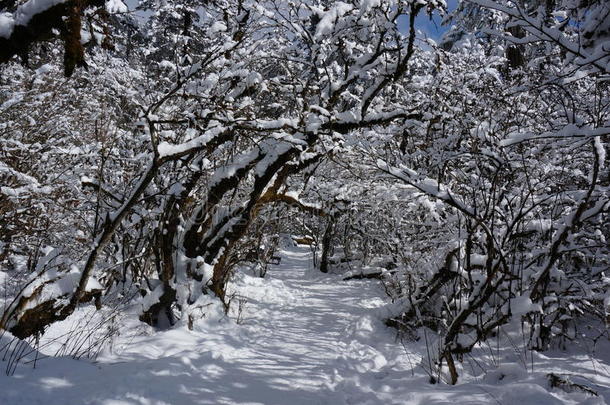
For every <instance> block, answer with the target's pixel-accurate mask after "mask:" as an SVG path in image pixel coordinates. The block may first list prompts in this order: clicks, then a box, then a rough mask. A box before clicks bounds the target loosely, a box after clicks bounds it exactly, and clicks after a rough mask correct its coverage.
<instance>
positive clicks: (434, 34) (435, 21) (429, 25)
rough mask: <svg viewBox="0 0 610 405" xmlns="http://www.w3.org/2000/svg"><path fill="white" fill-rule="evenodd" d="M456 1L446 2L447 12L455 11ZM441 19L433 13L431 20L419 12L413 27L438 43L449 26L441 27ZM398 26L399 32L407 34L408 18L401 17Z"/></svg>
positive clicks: (425, 14) (448, 0) (449, 0)
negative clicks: (402, 31)
mask: <svg viewBox="0 0 610 405" xmlns="http://www.w3.org/2000/svg"><path fill="white" fill-rule="evenodd" d="M457 3H458V0H447V9H448V11H453V10H455V8H456V6H457ZM441 21H442V18H441V17H440V16H439V15H438V14H437V13H434V14H433V15H432V19H430V17H428V14H427V13H425V12H423V11H422V12H421V13H420V14H419V16H418V17H417V18H416V19H415V27H416V28H417V29H419V30H421V31H423V32H425V33H426V34H427V35H428V36H429V37H430V38H432V39H434V40H435V41H438V40H439V39H440V38H441V37H442V36H443V34H444V33H445V32H447V30H448V29H449V26H441ZM398 25H399V27H400V28H401V30H404V32H407V31H408V29H409V17H408V16H402V17H401V18H400V19H399V20H398Z"/></svg>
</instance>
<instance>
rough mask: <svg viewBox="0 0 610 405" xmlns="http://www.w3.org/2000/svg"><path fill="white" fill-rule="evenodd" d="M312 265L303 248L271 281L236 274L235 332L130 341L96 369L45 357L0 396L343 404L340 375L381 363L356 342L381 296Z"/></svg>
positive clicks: (23, 400)
mask: <svg viewBox="0 0 610 405" xmlns="http://www.w3.org/2000/svg"><path fill="white" fill-rule="evenodd" d="M310 261H311V254H310V252H309V250H308V249H304V248H302V249H298V248H296V249H294V250H291V251H288V252H285V254H284V256H283V259H282V264H281V265H280V266H273V268H272V269H271V270H270V271H269V274H268V276H267V279H264V280H263V279H258V278H252V277H247V276H245V275H243V276H238V280H237V282H236V287H235V288H236V292H237V293H238V294H240V296H243V297H245V298H246V300H247V302H246V305H245V307H244V311H243V319H242V321H241V324H240V325H236V324H235V323H234V322H228V321H227V320H224V321H220V322H218V324H217V325H213V321H209V322H208V323H205V328H201V329H200V330H198V331H195V332H188V331H186V330H185V329H184V328H179V329H177V330H170V331H166V332H159V333H156V334H155V335H150V336H132V337H130V338H129V339H123V341H124V343H123V345H122V346H123V347H119V348H115V352H114V353H113V354H106V355H104V356H102V358H101V360H100V362H98V363H97V364H89V363H87V362H84V361H75V360H71V359H68V358H63V359H51V360H48V359H47V360H43V361H41V362H40V363H39V366H38V367H37V369H35V370H31V369H30V368H28V367H27V366H22V367H21V368H19V369H18V370H17V373H16V375H15V378H14V379H10V378H6V377H0V388H1V389H2V391H4V393H5V394H8V398H9V403H10V404H36V403H41V404H42V403H44V404H49V405H51V404H62V405H69V404H81V403H82V404H104V405H111V404H112V405H118V404H265V405H284V404H290V405H298V404H304V405H305V404H307V405H310V404H338V403H345V400H346V399H347V398H345V394H344V393H342V392H340V391H336V390H335V387H336V385H337V384H338V383H339V382H341V381H342V380H343V379H342V377H341V374H342V372H345V371H347V370H349V371H350V372H351V371H353V372H355V373H358V370H360V371H365V370H366V371H367V372H371V373H373V372H375V371H377V370H379V369H380V368H382V367H384V366H386V365H387V360H386V357H385V356H384V355H383V354H381V353H380V352H379V351H377V350H375V349H373V348H372V347H370V346H368V345H363V344H360V343H358V339H356V338H357V337H358V336H361V337H363V338H364V337H365V336H366V335H369V333H367V332H371V331H372V325H371V323H372V318H371V317H370V314H369V313H370V312H371V311H370V309H371V308H373V307H376V306H380V305H382V304H383V299H382V298H381V297H382V294H383V292H382V290H381V288H380V287H379V285H377V283H376V282H370V281H365V282H362V281H354V282H341V281H340V278H337V277H336V276H334V277H333V276H328V277H326V276H321V275H320V274H319V273H318V274H316V273H313V272H311V271H309V270H310V268H311V262H310ZM363 287H366V288H363ZM235 305H237V304H235ZM386 337H387V339H385V340H386V342H385V343H386V346H387V347H388V348H393V349H396V345H395V344H393V340H392V336H391V333H390V332H389V331H388V334H387V335H386ZM366 338H367V339H371V336H367V337H366ZM375 338H378V336H375ZM354 367H355V369H354ZM11 380H12V381H11ZM5 398H6V397H5Z"/></svg>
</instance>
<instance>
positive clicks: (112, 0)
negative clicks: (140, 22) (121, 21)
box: [106, 0, 127, 13]
mask: <svg viewBox="0 0 610 405" xmlns="http://www.w3.org/2000/svg"><path fill="white" fill-rule="evenodd" d="M106 10H107V11H108V12H109V13H126V12H127V6H126V5H125V3H123V2H122V1H121V0H107V1H106Z"/></svg>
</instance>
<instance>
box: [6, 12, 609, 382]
mask: <svg viewBox="0 0 610 405" xmlns="http://www.w3.org/2000/svg"><path fill="white" fill-rule="evenodd" d="M32 1H34V0H30V2H32ZM30 2H25V3H22V4H19V5H17V4H4V3H0V8H1V11H2V12H3V14H1V15H0V49H2V51H1V53H0V62H3V63H4V64H3V65H1V66H0V72H1V73H0V74H1V76H0V182H1V188H0V215H1V216H2V221H0V263H1V266H2V267H1V270H2V271H3V272H5V273H6V274H8V275H9V282H7V283H6V285H5V286H4V287H3V288H4V290H5V291H4V296H5V297H7V298H6V299H5V300H4V309H3V312H2V315H1V317H0V328H1V329H4V330H7V331H10V332H11V333H12V334H13V335H15V336H17V337H19V338H28V337H30V336H36V335H39V334H41V333H43V332H44V330H45V328H47V327H48V326H49V325H50V324H52V323H53V322H56V321H59V320H62V319H65V318H67V317H69V316H70V315H71V314H72V313H73V312H74V311H75V310H76V309H77V308H78V307H79V306H81V305H84V304H85V303H87V302H91V301H93V302H95V305H96V306H97V307H98V308H104V307H106V306H109V305H112V303H113V302H116V301H117V300H118V299H123V297H125V296H129V297H131V300H132V301H133V303H137V304H138V305H139V308H141V310H140V312H139V314H138V317H139V318H140V320H142V321H144V322H146V323H149V324H150V325H153V326H157V327H171V326H173V325H176V324H178V323H179V324H183V325H187V326H189V327H192V325H193V323H194V322H195V321H196V320H197V319H198V318H199V317H201V316H202V315H203V313H204V311H205V307H206V305H207V303H209V301H210V300H218V301H220V302H221V303H223V304H224V306H225V308H227V309H228V306H229V304H230V301H231V299H230V297H228V296H227V294H226V291H227V289H226V287H227V283H229V282H230V278H231V275H232V272H233V269H234V268H235V267H236V266H239V265H241V264H243V263H245V262H255V263H256V266H258V271H259V274H260V275H261V276H264V274H265V271H266V266H267V264H268V262H269V261H270V260H277V257H276V256H277V255H276V253H275V252H276V250H277V249H278V244H279V240H280V236H281V235H286V234H290V235H293V237H294V238H295V239H298V240H299V241H301V242H307V243H308V244H310V245H311V246H312V249H313V250H314V253H315V254H316V258H317V259H319V261H318V265H319V268H320V270H321V271H323V272H328V271H339V269H342V268H343V269H345V268H348V269H362V268H370V267H372V268H375V269H377V270H376V272H377V273H378V276H379V277H381V278H382V280H383V282H384V285H385V287H386V290H387V292H388V294H389V296H390V297H391V299H392V300H393V305H392V308H393V313H392V315H391V316H390V317H389V319H388V321H387V322H388V324H389V325H392V326H396V327H398V328H399V329H400V330H401V331H402V332H403V333H406V334H408V335H409V336H411V337H413V338H417V336H418V334H419V331H420V330H422V328H431V329H433V330H434V331H436V332H437V333H438V334H439V335H440V336H441V341H440V343H439V345H438V353H436V354H435V356H436V357H435V361H436V364H437V365H438V367H439V369H442V367H443V364H445V365H446V366H447V367H448V370H449V373H450V379H451V381H452V382H453V383H455V382H456V381H457V379H458V375H457V371H456V367H455V360H456V356H457V358H458V359H459V358H461V357H462V356H463V355H464V354H466V353H469V352H470V351H471V350H472V349H473V348H474V347H475V346H477V345H480V344H481V343H482V342H484V341H485V340H486V339H488V338H489V337H490V336H492V335H495V334H498V333H499V330H500V329H501V328H502V327H503V326H504V325H508V324H509V323H510V322H512V321H515V320H516V321H518V322H522V324H523V325H524V331H525V333H526V334H527V336H528V339H529V346H530V348H532V349H537V350H543V349H545V348H547V347H548V346H549V345H551V344H552V343H553V342H554V341H557V338H561V339H575V338H576V328H577V325H578V322H579V319H580V318H581V317H582V316H583V315H586V316H589V317H591V316H592V317H596V318H598V319H600V320H603V319H604V317H606V316H607V311H608V307H609V306H610V298H609V297H610V295H609V292H608V288H609V285H608V284H609V282H608V278H606V277H605V273H604V272H607V271H608V267H609V266H610V263H609V259H608V258H609V257H610V256H609V253H610V251H609V244H608V238H610V227H608V223H610V218H608V217H609V211H610V193H609V186H610V176H609V172H608V163H609V162H608V157H607V152H608V137H609V135H610V98H609V94H610V91H609V90H610V89H609V88H608V87H609V81H608V77H609V75H610V17H609V13H610V6H608V4H607V3H606V2H604V1H602V0H599V1H586V2H574V1H567V0H566V1H555V2H547V1H510V0H464V1H462V2H461V3H460V4H459V6H458V8H457V9H456V10H455V11H453V12H452V14H451V15H448V16H446V20H447V21H450V22H451V28H450V31H449V32H448V33H447V34H446V35H445V37H444V39H443V41H442V42H441V44H440V45H437V44H436V43H434V42H433V41H427V40H424V39H422V36H421V35H420V33H419V32H418V31H417V26H416V20H415V18H416V16H418V15H420V14H424V13H444V12H445V7H446V5H445V3H444V2H443V1H442V0H428V1H425V2H424V1H403V0H400V1H398V0H391V1H371V0H362V1H360V0H353V1H348V2H331V1H309V0H302V1H296V2H283V1H273V0H270V1H260V2H259V1H248V0H235V1H233V0H217V1H209V2H201V3H198V2H191V1H189V0H173V1H170V2H166V3H164V4H163V5H159V4H157V3H156V2H151V1H147V0H145V1H142V2H140V3H139V5H138V9H139V10H140V11H145V15H146V17H142V16H139V15H138V14H137V13H136V14H132V13H130V12H127V9H126V7H124V5H122V4H119V3H118V2H117V1H114V0H113V1H109V2H107V3H106V4H102V3H100V4H98V3H95V2H94V3H91V4H89V3H87V2H76V3H74V4H73V2H71V1H68V2H55V3H53V2H50V3H48V5H47V7H43V6H40V7H38V8H33V6H32V4H34V3H31V4H30ZM40 4H42V5H44V4H46V3H44V2H42V3H39V5H40ZM51 14H52V16H53V18H51V17H49V16H50V15H51ZM43 19H44V21H47V23H46V25H45V24H42V23H41V22H40V21H42V20H43ZM85 22H86V23H85ZM403 22H406V28H405V27H404V25H405V24H404V23H403ZM25 33H27V35H26V34H25ZM55 39H59V40H60V41H59V42H60V43H57V42H58V41H56V40H55ZM16 55H20V57H21V58H20V60H17V59H16ZM62 55H63V56H62ZM62 57H63V60H62ZM20 62H21V63H20ZM79 66H81V67H85V66H86V69H84V68H82V69H77V68H78V67H79ZM75 69H76V70H75ZM65 76H71V77H70V78H66V77H65ZM297 235H298V236H297ZM274 258H275V259H274Z"/></svg>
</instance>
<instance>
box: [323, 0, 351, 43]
mask: <svg viewBox="0 0 610 405" xmlns="http://www.w3.org/2000/svg"><path fill="white" fill-rule="evenodd" d="M352 9H353V6H352V5H351V4H348V3H344V2H342V1H338V2H336V3H335V4H334V6H333V7H332V8H331V9H330V10H328V11H327V12H325V13H324V15H323V16H322V18H321V19H320V22H319V23H318V26H317V27H316V37H321V36H323V35H326V34H329V33H331V32H332V31H333V30H334V29H335V23H336V22H337V20H339V19H340V18H341V17H343V16H344V15H345V14H346V13H348V12H349V11H351V10H352Z"/></svg>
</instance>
